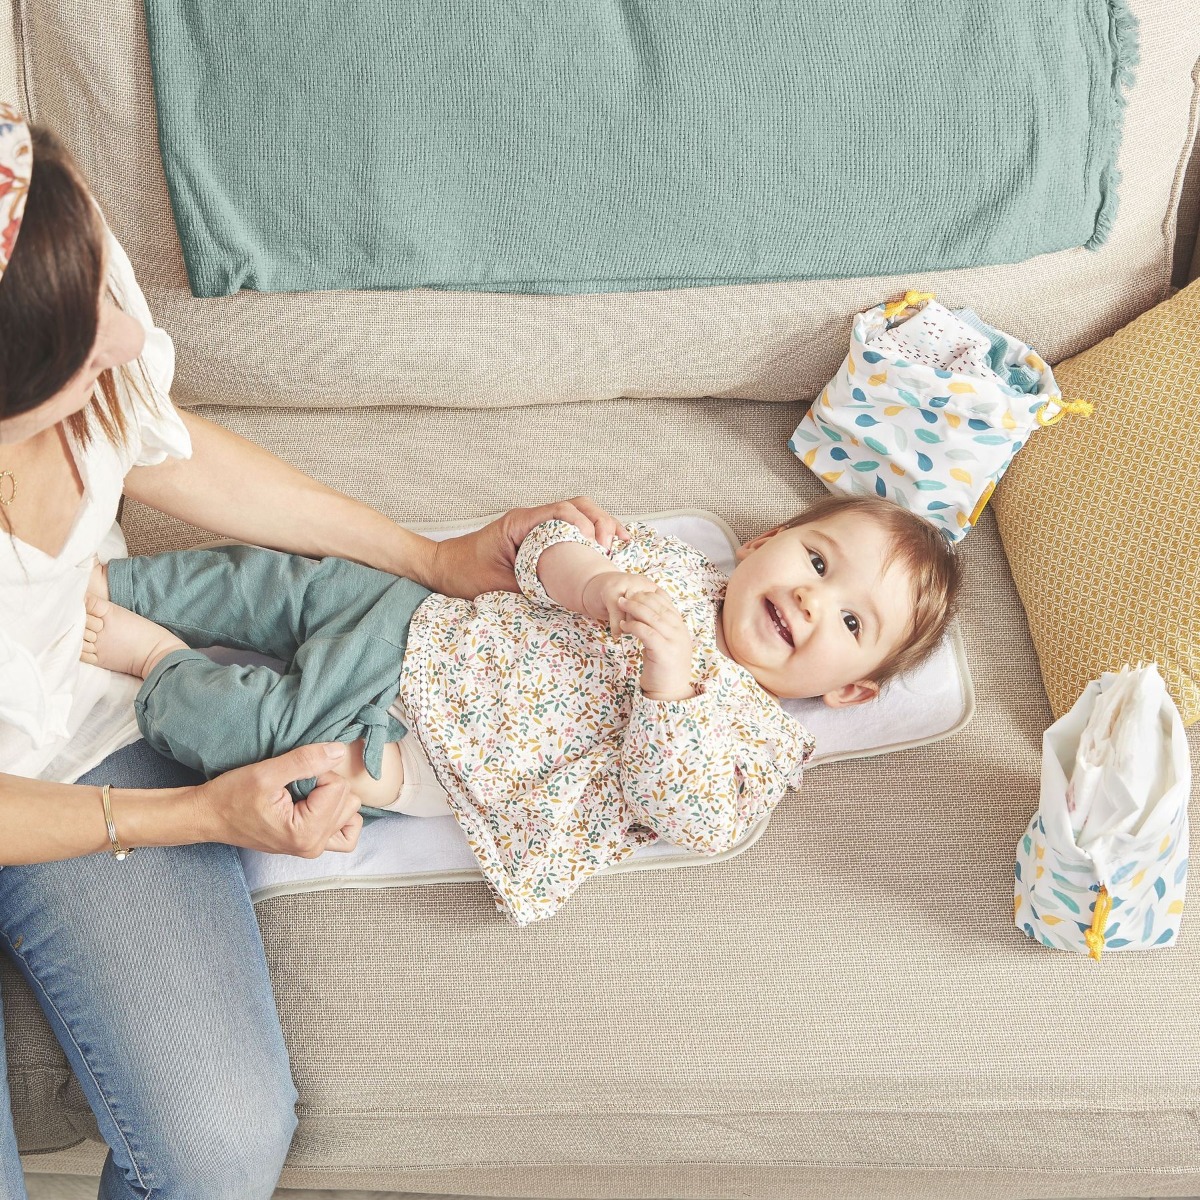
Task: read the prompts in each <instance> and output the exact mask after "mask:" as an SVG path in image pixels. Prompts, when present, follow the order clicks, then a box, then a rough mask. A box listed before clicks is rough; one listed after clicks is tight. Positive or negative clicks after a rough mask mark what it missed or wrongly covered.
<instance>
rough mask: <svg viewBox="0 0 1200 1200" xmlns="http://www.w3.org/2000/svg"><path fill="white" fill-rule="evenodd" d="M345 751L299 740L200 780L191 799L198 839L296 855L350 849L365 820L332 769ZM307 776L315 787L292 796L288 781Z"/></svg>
mask: <svg viewBox="0 0 1200 1200" xmlns="http://www.w3.org/2000/svg"><path fill="white" fill-rule="evenodd" d="M345 753H346V747H345V746H342V745H339V744H338V743H336V742H331V743H321V744H318V745H314V746H300V747H298V748H297V749H295V750H290V751H288V753H287V754H281V755H279V757H278V758H269V759H267V760H266V761H265V762H260V763H252V764H251V765H250V766H248V767H238V768H237V770H234V771H226V772H225V774H224V775H219V776H218V777H217V778H216V779H210V780H209V781H208V782H207V783H202V784H200V785H199V786H197V787H196V788H195V789H194V795H193V801H194V805H195V814H196V823H197V825H198V827H199V828H201V829H203V830H205V837H204V838H203V839H202V840H204V841H210V842H225V843H226V844H227V845H230V846H243V847H245V848H246V849H247V850H265V851H268V852H269V853H272V854H295V855H297V856H298V857H300V858H316V857H317V855H319V854H323V853H324V852H325V851H326V850H337V851H341V852H345V851H349V850H353V849H354V847H355V846H356V845H357V844H358V835H359V833H361V832H362V825H363V820H362V817H361V816H360V815H359V812H358V803H359V802H358V799H357V797H356V796H355V795H354V793H353V792H351V791H350V788H349V786H348V785H347V783H346V781H345V780H344V779H343V778H342V777H341V776H340V775H334V774H333V773H332V768H333V767H335V766H337V765H338V763H339V761H340V760H341V758H342V757H343V756H344V755H345ZM310 776H315V777H316V780H317V786H316V788H314V789H313V791H312V792H310V793H309V795H308V797H307V798H306V799H304V800H301V801H299V802H294V801H293V800H292V797H291V794H290V793H289V792H288V791H287V790H286V788H287V784H289V783H292V782H294V781H295V780H297V779H308V778H309V777H310Z"/></svg>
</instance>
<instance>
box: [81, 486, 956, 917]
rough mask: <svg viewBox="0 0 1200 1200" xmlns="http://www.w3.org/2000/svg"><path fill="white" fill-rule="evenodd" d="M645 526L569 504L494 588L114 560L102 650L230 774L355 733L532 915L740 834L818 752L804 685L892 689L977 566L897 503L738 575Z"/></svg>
mask: <svg viewBox="0 0 1200 1200" xmlns="http://www.w3.org/2000/svg"><path fill="white" fill-rule="evenodd" d="M628 530H629V533H630V538H629V540H628V541H625V542H620V543H614V545H613V547H612V549H611V550H608V551H605V550H603V549H602V548H601V547H599V546H598V545H597V544H596V543H594V542H591V541H589V540H588V539H587V538H585V537H584V535H583V534H581V533H580V532H579V531H578V530H577V529H576V528H575V527H574V526H573V525H570V524H568V523H567V522H565V521H557V520H555V521H547V522H545V523H544V524H542V525H539V526H537V527H536V528H535V529H533V530H532V531H531V532H530V533H529V535H528V536H527V537H526V538H525V540H524V542H523V543H522V544H521V547H520V549H519V551H518V553H517V558H516V563H515V573H516V578H517V582H518V585H519V586H520V588H521V592H520V593H514V592H503V591H495V592H487V593H484V594H483V595H481V596H478V597H477V598H476V599H475V600H470V601H469V600H462V599H457V598H452V597H447V596H441V595H438V594H436V593H431V592H429V591H428V590H427V589H426V588H423V587H421V586H420V585H418V584H416V583H414V582H412V581H411V580H408V579H402V578H398V577H397V576H394V575H388V574H385V573H383V572H380V571H376V570H373V569H372V568H369V567H364V566H361V565H359V564H357V563H352V562H347V561H345V560H342V559H323V560H321V561H319V562H318V561H314V560H311V559H305V558H300V557H297V556H293V555H285V554H279V553H277V552H275V551H271V550H262V549H257V548H254V547H246V546H232V547H223V548H220V549H215V550H191V551H179V552H173V553H167V554H160V555H154V556H149V557H144V558H128V559H115V560H113V561H112V562H111V563H110V564H109V565H108V567H107V570H106V571H105V570H104V569H103V568H97V571H96V572H95V573H94V575H93V580H92V589H91V595H89V598H88V617H87V631H86V633H85V639H86V640H85V645H84V653H83V658H84V661H85V662H92V663H96V664H98V665H100V666H102V667H107V668H109V669H111V670H116V671H124V672H126V673H129V674H132V675H136V676H139V677H140V678H142V679H143V680H145V682H144V683H143V685H142V687H141V689H140V690H139V692H138V695H137V700H136V705H135V707H136V712H137V718H138V724H139V726H140V727H141V729H142V732H143V734H144V736H145V737H146V739H147V740H148V741H149V742H150V744H151V745H153V746H154V747H155V748H156V749H158V750H160V751H161V752H162V753H164V754H167V755H170V756H171V757H173V758H175V759H176V760H177V761H179V762H182V763H185V764H187V765H189V766H192V767H195V768H196V769H198V770H201V771H203V772H205V773H206V774H208V775H209V776H212V775H215V774H219V773H221V772H222V771H226V770H229V769H231V768H232V767H235V766H239V765H242V764H243V763H247V762H252V761H257V760H258V759H262V758H266V757H269V756H272V755H275V754H280V753H283V752H284V751H285V750H287V749H290V748H291V747H292V746H296V745H302V744H304V743H306V742H314V741H342V742H347V743H350V745H351V750H352V753H351V754H350V755H348V756H347V758H348V759H349V760H350V761H349V763H348V766H347V768H346V771H347V774H348V775H349V776H350V780H351V785H352V787H353V788H354V790H355V792H356V793H357V794H358V796H359V797H360V799H361V800H362V802H363V804H364V805H366V806H371V807H374V808H376V809H389V810H392V811H397V812H406V813H413V814H424V813H429V814H431V815H432V814H434V813H438V814H441V815H445V814H446V813H448V812H449V813H452V814H453V815H454V817H455V818H456V819H457V820H458V822H459V824H460V826H461V827H462V829H463V831H464V833H465V835H466V837H467V840H468V842H469V843H470V846H471V849H472V851H473V852H474V853H475V856H476V858H477V859H478V860H479V864H480V867H481V869H482V871H483V874H484V877H485V878H486V879H487V881H488V884H489V886H490V887H491V890H492V894H493V899H494V900H495V903H496V907H497V908H498V909H499V911H500V912H502V913H506V914H507V915H509V916H510V917H511V918H512V919H513V920H514V921H515V922H516V923H517V924H518V925H527V924H529V923H530V922H532V921H535V920H540V919H542V918H545V917H548V916H551V915H552V914H553V913H554V912H555V911H557V909H558V908H559V907H560V906H561V904H562V903H563V901H564V900H565V899H566V898H567V897H568V896H569V895H570V894H571V893H572V892H574V891H575V889H576V888H578V887H579V885H580V884H581V883H582V882H583V880H584V879H585V878H587V877H588V876H589V875H591V874H593V873H594V872H595V871H597V870H599V869H600V868H602V867H604V866H606V865H608V864H610V863H615V862H619V861H621V860H622V859H624V858H627V857H628V856H629V855H630V854H632V853H634V852H635V851H636V850H637V849H638V847H640V846H643V845H647V844H649V843H651V842H653V841H655V840H657V839H658V838H659V837H662V838H665V839H667V840H668V841H670V842H673V843H677V844H679V845H681V846H685V847H687V848H689V849H691V850H693V851H696V852H698V853H700V854H717V853H720V852H721V851H724V850H727V849H729V848H730V847H731V846H733V845H734V844H735V843H736V842H737V841H738V840H739V839H740V838H741V837H742V836H743V835H744V834H745V833H746V831H747V830H748V829H750V828H751V827H752V826H753V825H754V824H755V823H756V822H757V821H759V820H760V819H761V818H762V817H763V816H764V815H765V814H766V813H768V812H769V811H770V810H771V809H773V808H774V807H775V805H776V804H778V802H779V801H780V800H781V799H782V797H783V795H784V793H785V792H786V791H787V790H788V789H789V788H794V787H798V786H799V784H800V780H801V776H802V772H803V767H804V764H805V763H806V762H807V761H808V759H809V757H810V756H811V755H812V752H813V748H814V743H813V738H812V736H811V735H810V734H809V733H808V732H807V731H806V730H805V729H804V728H803V726H801V725H800V724H799V723H798V722H797V721H796V720H795V719H794V718H793V717H791V716H790V715H789V714H788V713H787V712H786V711H785V710H784V709H783V707H782V706H781V705H780V703H779V702H780V700H781V699H785V698H800V697H816V696H820V697H822V698H823V699H824V701H825V703H826V704H828V705H832V706H835V707H841V706H846V705H853V704H862V703H864V702H865V701H869V700H871V699H872V698H874V697H875V696H876V695H877V694H878V693H879V690H880V688H881V686H882V685H883V684H884V683H885V682H886V680H887V679H889V678H890V677H892V676H893V675H895V674H897V673H899V672H901V671H905V670H908V669H909V668H911V667H913V666H915V665H916V664H917V663H919V662H920V661H922V660H923V659H924V658H925V657H926V656H927V655H928V654H929V653H930V652H931V651H932V650H933V649H934V648H935V647H936V645H937V644H938V642H939V640H940V638H941V636H942V634H943V632H944V630H945V627H946V623H947V621H948V620H949V617H950V614H951V611H952V609H953V606H954V601H955V597H956V594H957V591H958V588H959V583H960V569H959V564H958V560H957V559H956V557H955V555H954V553H953V552H952V551H951V550H950V549H949V548H948V546H947V544H946V542H945V539H944V538H943V537H942V536H941V534H940V533H939V532H938V531H937V529H936V528H934V527H933V526H932V525H931V524H929V523H927V522H925V521H924V520H922V519H921V518H920V517H917V516H915V515H914V514H912V513H910V512H908V511H906V510H905V509H903V508H900V507H899V506H897V505H895V504H892V503H890V502H888V501H885V500H880V499H877V498H875V497H866V496H830V497H827V498H825V499H823V500H821V501H820V502H819V503H817V504H816V505H814V506H813V507H811V508H809V509H808V510H806V511H805V512H803V513H802V514H800V516H798V517H796V518H795V519H794V520H792V521H790V522H789V523H787V524H786V525H781V526H777V527H775V528H773V529H769V530H767V531H766V532H765V533H762V534H760V535H759V536H758V537H755V538H753V539H752V540H751V541H748V542H746V543H745V545H743V546H740V547H739V548H738V550H737V560H738V561H737V566H736V568H735V569H734V571H733V573H732V574H731V575H730V576H729V577H728V578H726V576H725V575H724V574H722V573H721V572H720V571H719V570H718V569H717V567H715V566H714V565H713V564H712V563H711V562H709V561H708V559H706V558H705V557H704V556H703V555H702V554H701V553H700V552H699V551H697V550H696V549H694V548H693V547H691V546H689V545H688V544H686V543H685V542H682V541H680V540H679V539H678V538H674V537H668V536H663V535H661V534H659V533H657V532H656V531H655V530H654V529H653V528H652V527H650V526H648V525H644V524H631V525H629V526H628ZM135 614H148V615H151V616H153V617H154V620H155V621H158V622H161V624H155V623H154V621H150V620H146V619H144V617H143V616H138V615H135ZM189 645H190V646H211V645H223V646H229V647H234V648H237V649H243V650H254V651H258V652H260V653H262V654H266V655H271V656H273V657H275V658H277V659H281V660H283V661H284V662H285V663H286V664H287V666H286V670H285V672H284V673H283V674H282V675H281V674H278V673H276V672H275V671H273V670H271V669H270V668H269V667H266V666H244V665H236V666H230V665H221V664H219V663H215V662H213V661H212V660H211V659H209V658H208V657H207V656H205V655H202V654H200V653H199V652H198V651H196V650H193V649H189ZM313 784H314V781H312V780H307V781H301V782H300V783H298V784H297V785H294V790H295V792H296V794H297V795H299V796H303V795H306V794H307V792H308V790H311V788H312V786H313Z"/></svg>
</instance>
